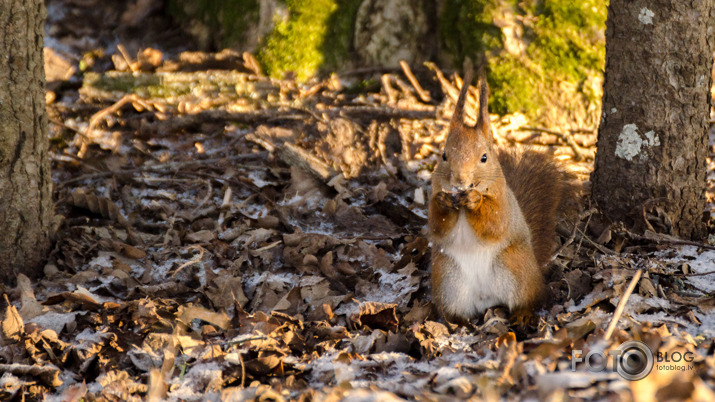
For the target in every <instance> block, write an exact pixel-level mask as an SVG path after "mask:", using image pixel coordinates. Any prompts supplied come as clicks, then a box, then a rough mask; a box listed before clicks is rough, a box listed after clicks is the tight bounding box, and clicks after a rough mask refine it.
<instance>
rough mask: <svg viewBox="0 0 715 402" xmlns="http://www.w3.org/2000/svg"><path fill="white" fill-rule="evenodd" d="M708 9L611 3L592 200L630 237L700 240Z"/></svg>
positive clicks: (691, 4) (678, 0)
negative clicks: (631, 232)
mask: <svg viewBox="0 0 715 402" xmlns="http://www.w3.org/2000/svg"><path fill="white" fill-rule="evenodd" d="M714 3H715V1H713V0H692V1H682V0H650V1H646V0H635V1H634V0H611V3H610V5H609V7H608V20H607V22H606V71H605V80H604V99H603V111H602V115H601V124H600V127H599V130H598V152H597V154H596V164H595V165H596V166H595V170H594V172H593V175H592V177H591V179H592V185H593V187H592V195H593V199H594V200H595V201H596V203H597V204H598V206H599V207H600V208H601V210H602V211H603V212H604V214H605V215H606V216H607V217H608V218H610V219H612V220H613V221H623V222H624V223H625V224H626V225H628V226H630V227H634V228H635V230H637V231H643V230H645V229H650V230H655V231H658V232H664V233H670V234H673V235H676V236H680V237H686V238H702V237H703V236H704V235H705V234H706V222H705V216H706V212H705V211H706V198H705V190H706V170H707V169H706V156H707V140H708V117H709V111H710V86H711V83H712V82H711V81H712V77H711V70H712V66H713V44H714V43H715V40H713V21H714V18H715V6H714Z"/></svg>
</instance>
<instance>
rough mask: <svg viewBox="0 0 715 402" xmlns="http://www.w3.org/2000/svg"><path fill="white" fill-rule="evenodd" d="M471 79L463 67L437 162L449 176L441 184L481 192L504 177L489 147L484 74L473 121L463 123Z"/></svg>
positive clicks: (470, 73) (481, 76)
mask: <svg viewBox="0 0 715 402" xmlns="http://www.w3.org/2000/svg"><path fill="white" fill-rule="evenodd" d="M471 80H472V72H471V71H470V70H467V71H466V74H465V77H464V82H463V84H462V90H461V92H460V94H459V99H458V100H457V105H456V107H455V110H454V114H453V115H452V121H451V122H450V125H449V134H448V135H447V143H446V144H445V147H444V153H443V154H442V161H441V162H440V163H441V164H444V165H446V166H447V169H440V171H441V172H443V173H444V174H448V175H449V177H444V178H443V179H444V180H443V183H445V184H447V187H448V189H449V190H451V191H464V190H467V189H469V188H471V187H474V188H477V189H478V190H479V191H481V192H484V191H486V190H487V189H488V188H489V186H490V185H491V184H492V183H493V182H494V181H496V180H498V179H500V178H503V177H504V176H503V173H502V170H501V166H500V165H499V161H498V160H497V155H496V152H495V150H494V147H493V142H494V140H493V138H492V132H491V125H490V123H489V109H488V107H487V100H488V99H487V96H488V95H487V92H488V89H487V83H486V78H485V74H480V80H479V109H478V115H477V123H476V124H475V125H474V126H469V125H468V124H466V123H465V122H464V107H465V103H466V99H467V94H468V88H469V84H470V83H471Z"/></svg>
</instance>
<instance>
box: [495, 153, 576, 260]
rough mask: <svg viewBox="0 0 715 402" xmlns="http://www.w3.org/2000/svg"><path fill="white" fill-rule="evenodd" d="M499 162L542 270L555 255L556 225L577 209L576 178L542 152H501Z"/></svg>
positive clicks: (551, 157)
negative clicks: (529, 233) (525, 224)
mask: <svg viewBox="0 0 715 402" xmlns="http://www.w3.org/2000/svg"><path fill="white" fill-rule="evenodd" d="M498 158H499V163H500V165H501V168H502V172H503V173H504V178H505V179H506V182H507V185H508V186H509V188H510V189H511V191H512V192H513V193H514V196H515V197H516V200H517V202H518V203H519V207H520V208H521V211H522V214H523V215H524V218H525V220H526V223H527V225H528V226H529V230H530V231H531V243H532V247H533V249H534V255H535V257H536V262H537V263H538V264H539V266H540V267H542V268H543V267H544V266H545V265H546V264H547V263H548V262H549V259H550V258H551V255H552V253H553V252H554V248H555V245H556V237H555V230H556V224H557V223H558V221H559V219H560V218H562V217H564V216H566V215H568V214H569V213H572V212H573V211H575V210H576V209H577V205H576V194H577V193H578V190H579V188H578V185H577V184H575V183H576V181H575V176H574V175H573V174H572V173H570V172H568V171H566V170H565V169H564V168H563V167H562V166H560V165H559V163H558V162H557V161H555V160H554V158H553V156H552V155H549V154H546V153H542V152H537V151H531V150H528V151H522V150H507V149H500V150H499V153H498Z"/></svg>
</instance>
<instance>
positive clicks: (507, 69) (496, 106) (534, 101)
mask: <svg viewBox="0 0 715 402" xmlns="http://www.w3.org/2000/svg"><path fill="white" fill-rule="evenodd" d="M487 81H488V82H489V87H490V88H491V89H492V93H491V97H490V98H489V110H490V111H491V112H492V113H497V114H500V115H505V114H508V113H511V112H514V111H524V112H527V113H528V114H530V115H534V114H537V113H538V112H539V106H540V105H541V104H542V102H541V99H542V98H541V94H540V91H538V89H537V88H538V87H539V81H540V77H539V75H538V74H537V73H535V72H533V71H531V70H530V69H529V68H528V67H527V66H526V65H524V63H523V62H521V61H520V60H518V59H517V58H515V57H513V56H511V55H505V56H502V57H499V58H493V59H491V60H490V61H489V76H488V77H487Z"/></svg>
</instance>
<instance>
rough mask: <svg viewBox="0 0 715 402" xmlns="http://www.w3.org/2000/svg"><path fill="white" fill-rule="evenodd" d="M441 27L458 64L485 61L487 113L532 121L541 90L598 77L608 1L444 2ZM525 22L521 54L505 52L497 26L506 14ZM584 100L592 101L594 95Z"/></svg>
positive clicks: (541, 101) (443, 40)
mask: <svg viewBox="0 0 715 402" xmlns="http://www.w3.org/2000/svg"><path fill="white" fill-rule="evenodd" d="M445 3H446V4H445V8H444V11H443V14H442V16H441V19H440V21H439V23H440V31H439V33H440V41H441V43H442V46H443V47H444V48H445V49H447V50H448V52H449V53H450V54H451V55H452V56H453V57H454V60H455V65H461V62H462V60H463V59H464V57H467V56H468V57H471V58H472V59H477V58H478V55H480V54H487V55H488V58H489V72H488V80H489V84H490V87H491V91H492V96H491V98H490V105H489V106H490V108H491V110H493V111H494V112H496V113H499V114H507V113H512V112H523V113H526V114H527V115H529V116H531V117H534V116H535V115H537V114H538V113H539V108H540V106H541V105H543V104H544V98H543V96H544V95H543V93H544V88H549V87H555V86H557V84H558V82H561V81H564V80H565V81H569V82H572V83H576V84H578V85H577V86H582V84H583V83H584V82H585V81H586V80H587V79H588V78H589V77H590V76H593V75H599V74H601V71H602V70H603V66H604V59H605V40H604V34H603V33H604V30H605V25H606V24H605V23H606V7H607V5H608V1H607V0H582V1H572V0H524V1H521V2H517V1H513V0H482V1H468V0H447V1H446V2H445ZM509 14H511V15H513V16H515V19H516V20H521V21H524V22H523V25H522V28H523V42H524V43H527V46H526V49H525V52H524V53H523V54H520V55H514V54H510V53H508V52H507V51H505V50H504V49H503V48H504V41H505V38H504V36H503V34H502V31H501V28H500V27H499V26H497V24H495V21H498V20H499V19H503V17H504V16H505V15H509ZM583 94H584V96H585V97H586V98H587V99H589V100H594V99H592V98H594V97H595V96H596V95H595V94H594V93H593V91H588V90H586V91H584V93H583Z"/></svg>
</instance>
